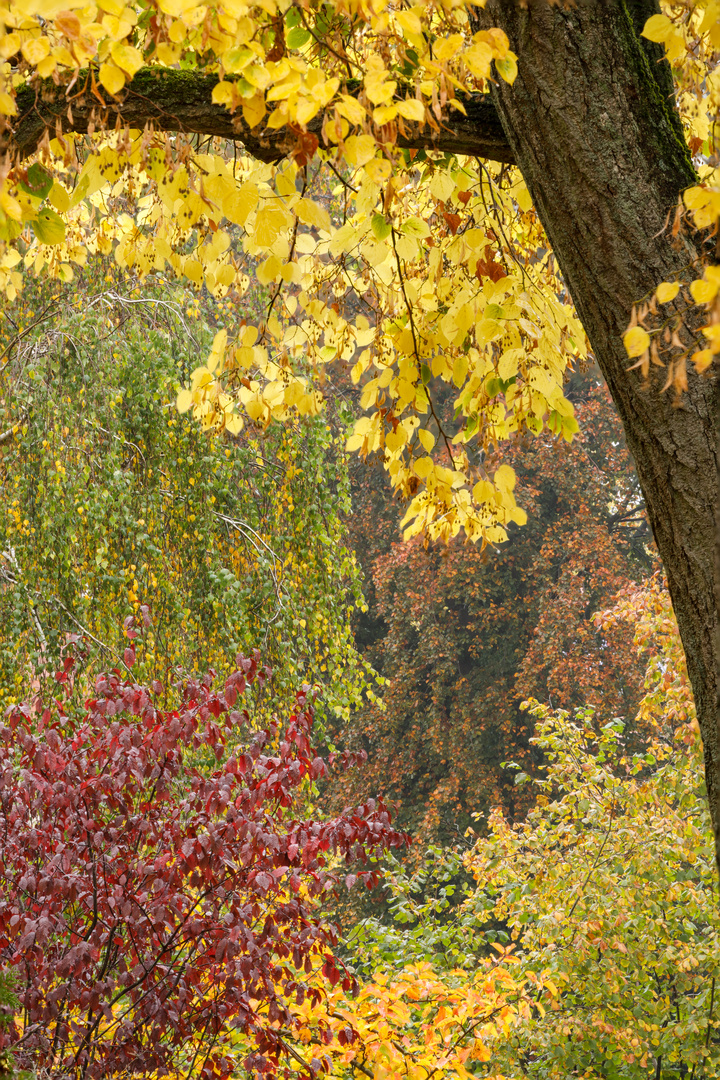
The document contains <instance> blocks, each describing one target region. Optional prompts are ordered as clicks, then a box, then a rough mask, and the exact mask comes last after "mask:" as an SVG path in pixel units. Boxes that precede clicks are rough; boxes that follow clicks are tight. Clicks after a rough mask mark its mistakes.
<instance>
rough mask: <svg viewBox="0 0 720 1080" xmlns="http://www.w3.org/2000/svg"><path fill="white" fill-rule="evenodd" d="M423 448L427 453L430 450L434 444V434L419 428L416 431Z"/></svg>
mask: <svg viewBox="0 0 720 1080" xmlns="http://www.w3.org/2000/svg"><path fill="white" fill-rule="evenodd" d="M417 435H418V439H419V440H420V442H421V444H422V447H423V449H424V450H427V452H428V454H429V453H430V452H431V450H432V448H433V447H434V445H435V436H434V435H433V434H432V432H430V431H426V430H425V428H420V430H419V431H418V433H417Z"/></svg>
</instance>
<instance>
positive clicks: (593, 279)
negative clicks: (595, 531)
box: [0, 0, 720, 843]
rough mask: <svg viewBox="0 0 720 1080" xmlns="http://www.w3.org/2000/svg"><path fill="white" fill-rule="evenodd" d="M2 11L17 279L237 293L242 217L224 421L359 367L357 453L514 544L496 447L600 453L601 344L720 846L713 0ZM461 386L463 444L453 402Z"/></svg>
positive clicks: (463, 525)
mask: <svg viewBox="0 0 720 1080" xmlns="http://www.w3.org/2000/svg"><path fill="white" fill-rule="evenodd" d="M2 14H3V21H4V26H5V34H4V38H3V43H2V51H3V55H4V57H5V58H6V59H7V61H8V68H7V70H6V71H5V73H4V74H3V80H4V87H3V90H2V97H1V98H0V108H2V112H3V115H4V117H5V130H4V135H3V145H4V148H5V151H6V155H7V156H6V161H5V167H4V173H3V175H4V186H3V191H2V195H1V197H0V202H1V204H2V205H1V209H2V213H3V215H4V217H3V220H2V222H0V224H1V225H2V235H3V238H4V242H5V245H6V247H5V251H4V253H3V255H2V258H1V260H0V276H1V277H2V280H3V283H4V286H5V288H6V291H8V292H9V293H11V294H12V293H14V292H15V291H16V290H17V289H18V287H20V285H21V283H22V280H21V279H22V275H21V270H20V264H21V263H22V264H23V265H24V266H25V267H28V268H30V267H32V268H33V269H34V271H35V272H41V271H43V270H49V272H50V273H52V274H56V275H59V276H61V277H65V278H68V277H70V276H71V275H72V273H73V269H72V267H73V263H77V262H81V261H83V259H84V258H85V257H86V254H87V250H88V246H89V247H90V248H92V249H96V248H99V249H100V250H107V251H110V250H113V251H114V253H115V258H116V260H117V262H118V264H119V265H120V266H132V267H133V268H134V270H135V271H136V272H138V273H140V274H141V275H146V274H149V273H151V272H155V271H156V270H158V269H162V268H163V267H164V266H165V265H166V264H168V265H169V266H171V267H172V269H173V270H174V272H175V273H176V274H178V275H183V276H184V277H185V278H187V280H188V281H189V282H192V283H193V284H195V285H196V286H199V285H200V284H201V283H202V282H205V283H207V285H208V287H209V288H211V289H212V290H215V291H217V292H218V293H222V292H223V291H227V290H228V289H230V288H236V289H238V290H240V291H241V290H242V287H243V275H245V271H244V270H242V269H240V268H239V267H238V266H237V265H236V264H235V262H234V261H233V258H232V253H231V251H230V243H229V237H228V233H227V229H226V228H224V227H223V223H232V224H233V225H237V226H239V227H241V228H242V229H243V230H244V239H243V243H244V246H245V248H246V250H247V251H248V252H249V253H251V254H252V255H253V257H256V258H257V260H258V266H257V277H258V279H259V280H260V281H261V282H262V283H264V284H266V285H268V286H269V287H270V288H271V298H270V301H269V303H268V307H267V310H266V313H265V317H264V319H263V320H262V321H261V322H260V323H259V324H258V325H255V326H251V325H248V326H247V327H246V328H245V329H244V330H243V332H242V333H241V334H239V335H238V337H237V338H236V339H235V340H234V341H233V342H230V343H227V347H225V344H226V343H225V342H224V341H223V340H222V339H219V341H218V347H217V349H216V350H215V352H214V353H213V354H212V356H211V359H210V363H209V365H208V364H205V365H203V366H202V367H201V368H199V369H198V370H197V372H196V374H195V375H194V377H193V379H192V381H191V383H190V384H189V386H188V387H187V388H186V390H185V391H184V392H183V393H182V395H181V397H180V399H179V405H180V407H181V408H183V409H185V410H188V409H192V411H193V414H194V415H195V416H196V418H197V419H198V420H200V421H201V422H202V423H204V424H205V425H206V426H219V427H224V426H226V425H227V424H228V423H230V424H231V425H236V424H237V422H238V421H237V415H238V413H237V410H238V409H240V410H241V411H242V412H243V413H244V414H245V415H247V416H248V417H250V419H252V420H253V421H254V422H260V423H263V424H264V423H267V422H269V421H270V419H272V418H273V417H274V418H277V419H283V418H286V417H287V416H288V415H289V413H290V412H291V411H293V410H297V411H299V412H300V413H302V414H309V413H312V412H314V411H316V410H317V409H318V408H319V407H320V399H319V397H318V395H319V394H320V392H321V390H320V387H321V386H322V371H323V368H324V365H325V364H327V363H329V362H330V361H331V360H333V359H335V358H337V357H338V356H339V357H342V358H344V359H349V358H351V357H353V358H354V371H355V375H356V378H357V379H358V380H359V381H362V382H363V398H362V402H363V407H364V408H365V409H366V410H367V415H366V416H364V417H362V418H361V419H360V420H359V421H358V426H357V427H356V431H355V435H354V436H353V439H352V442H351V445H352V446H354V447H355V448H356V449H358V450H360V451H361V452H363V453H367V452H374V451H381V452H382V454H383V456H384V459H385V464H386V466H387V468H388V471H389V473H390V475H391V477H392V480H393V483H394V485H395V486H396V488H397V489H398V490H399V491H400V492H401V493H402V494H403V495H404V496H405V497H407V498H408V499H409V500H410V501H409V505H408V510H407V514H406V519H405V524H406V526H407V528H408V530H409V531H410V532H411V533H420V532H423V531H424V532H426V533H427V534H428V535H430V536H431V537H434V538H438V537H441V538H448V537H451V536H453V535H457V534H458V533H459V532H461V531H463V532H464V533H465V534H466V535H467V536H468V537H469V538H470V539H472V540H477V541H479V542H481V543H487V542H497V541H500V540H502V539H504V538H505V536H506V535H507V530H506V526H507V525H508V524H509V523H510V522H512V521H514V522H516V523H521V522H523V521H524V519H525V514H524V511H523V509H522V508H521V507H519V506H518V505H517V502H516V498H515V494H514V479H515V478H514V473H513V472H512V470H511V469H510V468H509V466H505V467H503V466H500V467H499V468H497V469H495V471H494V472H489V471H488V470H487V469H486V468H485V465H484V462H485V455H486V454H487V452H488V451H489V450H490V449H491V448H492V447H494V446H495V445H496V444H498V443H502V442H503V441H505V440H506V439H508V438H512V437H514V436H516V435H517V434H518V433H520V432H524V431H529V432H531V433H535V434H537V433H539V432H540V431H541V430H543V429H545V428H549V429H550V430H553V431H555V432H556V433H557V434H562V435H563V436H564V437H566V438H568V439H569V438H571V437H572V435H573V433H574V431H575V429H576V421H575V419H574V416H573V410H572V406H571V404H570V403H569V402H568V400H567V398H566V397H565V395H564V394H563V391H562V386H563V378H564V372H565V370H566V368H567V365H568V363H573V362H574V361H575V360H577V358H578V357H579V356H581V355H582V354H583V353H584V350H585V345H584V340H583V328H584V331H585V332H586V333H587V337H588V339H589V343H590V346H591V348H592V351H593V353H594V355H595V358H596V359H597V362H598V364H599V366H600V369H601V371H602V373H603V376H604V378H605V380H606V382H607V384H608V387H609V389H610V392H611V394H612V396H613V400H614V402H615V405H616V407H617V410H618V413H619V415H620V417H621V419H622V422H623V425H624V428H625V432H626V439H627V443H628V446H629V448H630V450H631V452H632V454H633V457H634V459H635V463H636V468H637V472H638V476H639V479H640V483H641V486H642V490H643V494H644V498H645V503H646V506H647V510H648V515H649V519H650V522H651V525H652V528H653V532H654V535H655V539H656V542H657V545H658V549H659V551H660V554H661V557H662V559H663V562H664V565H665V568H666V571H667V575H668V580H669V584H670V591H671V595H672V597H673V604H674V607H675V611H676V613H677V617H678V621H679V625H680V629H681V633H682V636H683V641H684V644H685V649H686V653H687V656H688V663H689V672H690V677H691V680H692V683H693V687H694V691H695V696H696V701H697V707H698V718H699V722H700V727H701V730H702V733H703V741H704V747H705V755H706V760H705V765H706V776H707V787H708V794H709V799H710V806H711V812H712V818H713V822H714V824H715V828H716V833H717V834H718V836H719V837H720V731H719V728H718V715H719V707H718V689H717V688H718V663H717V661H718V645H717V641H716V625H717V604H716V595H715V587H714V559H713V554H714V541H715V526H714V517H715V510H716V506H717V501H718V500H717V487H718V484H717V436H716V418H717V415H718V412H720V410H718V408H717V393H718V389H717V380H714V379H712V378H711V377H708V376H710V375H711V374H712V371H713V363H714V360H713V357H714V355H715V351H716V345H718V344H720V335H719V334H718V331H717V325H718V324H717V323H715V322H714V319H715V309H714V307H713V304H714V302H715V298H716V295H717V291H718V281H717V272H716V271H715V268H714V267H713V266H712V265H709V263H711V262H712V259H713V247H712V245H707V244H706V233H705V232H704V231H703V230H707V229H708V228H711V227H713V225H714V223H715V221H716V219H717V215H718V210H719V209H720V208H719V207H718V205H717V204H718V202H719V201H720V200H719V198H718V190H717V185H716V178H715V177H714V174H713V165H714V161H715V156H714V155H715V152H716V150H715V144H714V141H713V139H714V111H715V104H716V103H715V97H714V94H715V90H714V86H715V82H714V79H713V78H711V77H710V76H712V73H713V67H714V64H715V52H714V50H715V48H716V47H717V45H718V27H717V13H716V11H715V8H714V7H713V6H712V5H710V6H708V5H707V4H705V3H704V0H678V2H677V3H675V4H672V3H671V4H668V6H667V7H666V9H665V11H664V12H661V11H660V9H659V7H658V4H657V2H656V0H634V2H633V3H631V4H630V3H626V2H625V0H609V2H608V3H604V4H602V5H600V4H597V3H594V2H592V0H580V2H578V3H573V4H567V5H566V4H546V3H544V2H538V3H532V4H529V5H523V4H520V3H518V4H515V3H500V2H498V0H487V2H486V3H484V4H481V5H477V6H476V5H473V6H466V5H465V4H462V3H457V4H455V3H452V2H448V3H447V4H442V3H435V2H434V0H428V3H420V4H418V5H416V6H415V7H413V8H412V9H410V10H405V9H403V8H400V7H396V6H394V5H388V6H385V5H384V4H383V5H380V6H378V7H377V8H376V7H374V6H371V5H369V4H365V3H363V2H362V0H349V2H347V3H345V2H340V0H338V2H336V3H334V4H324V3H323V4H318V5H313V4H310V6H309V7H308V8H305V7H301V6H296V5H295V4H293V3H290V4H288V3H286V2H285V0H282V2H281V3H279V4H276V3H275V2H274V0H271V2H270V3H267V4H263V5H258V6H252V5H250V6H244V5H236V4H234V3H228V4H224V3H218V4H214V5H212V7H207V6H205V5H197V4H195V3H194V0H158V2H157V3H156V2H154V0H141V2H139V3H137V4H134V5H132V6H127V7H123V8H122V9H120V8H118V9H117V11H116V9H115V5H113V13H112V14H111V13H110V12H109V11H106V10H105V8H103V7H100V8H98V9H94V8H93V9H90V8H87V9H85V8H83V9H79V8H74V7H73V6H70V7H68V6H66V5H64V4H61V2H60V0H57V2H55V0H53V2H52V3H51V4H48V3H47V0H23V2H22V3H19V2H17V3H16V2H15V0H6V3H5V4H4V6H3V9H2ZM663 44H664V45H665V46H666V47H667V49H668V53H669V55H670V57H671V59H672V61H673V63H674V64H675V70H676V75H677V76H678V78H679V79H680V86H681V89H682V94H681V96H680V98H679V104H680V106H681V108H682V109H683V111H684V116H685V118H686V122H687V123H688V125H689V127H688V131H689V132H690V133H691V148H692V152H693V153H694V154H696V159H695V163H696V165H697V168H698V169H700V170H701V174H702V175H701V176H700V177H698V174H697V173H696V171H695V164H694V163H693V159H692V157H691V148H690V147H689V146H688V143H687V141H686V138H685V129H684V128H683V125H682V123H681V120H680V118H679V116H678V113H677V111H676V108H675V103H674V100H673V83H672V73H671V69H670V67H669V65H668V63H667V61H666V60H665V58H664V53H663ZM116 126H117V128H118V132H117V133H116V134H112V132H113V131H114V129H115V128H116ZM103 130H105V131H108V132H111V134H110V135H109V137H105V138H103V137H102V135H100V136H98V134H97V133H98V132H99V131H100V132H102V131H103ZM167 131H172V132H176V133H182V132H185V133H187V132H197V133H199V134H201V135H205V136H209V137H220V138H224V139H232V140H239V141H241V142H242V143H243V144H244V146H245V147H246V149H247V150H248V152H249V153H250V154H255V155H257V159H259V160H258V161H257V163H256V164H253V163H252V162H251V161H250V159H248V158H245V159H243V160H242V161H239V162H236V160H235V158H234V156H233V155H232V154H230V153H228V152H227V148H225V150H223V148H222V147H220V146H216V147H213V146H212V145H211V144H205V145H203V146H202V147H201V146H198V145H193V144H192V142H191V141H190V140H188V139H183V138H180V137H178V136H174V137H173V138H166V137H164V136H163V134H162V132H167ZM85 134H87V140H86V139H85ZM36 153H38V154H39V158H40V159H41V161H40V160H38V161H34V162H32V164H30V162H29V159H30V158H31V157H32V155H34V154H36ZM281 158H284V159H285V160H284V161H283V163H282V165H281V166H280V167H278V168H277V169H275V168H273V167H272V166H271V165H266V164H264V162H268V161H278V160H279V159H281ZM316 160H317V161H318V162H323V163H327V167H328V168H332V169H333V170H334V173H335V175H336V176H337V179H338V185H339V190H340V191H341V194H342V198H343V200H344V209H343V211H342V214H341V215H340V216H339V217H337V216H336V218H335V220H332V219H331V217H330V215H329V214H328V212H327V210H325V208H324V207H322V206H321V205H320V204H319V203H318V202H317V201H315V200H314V199H313V197H312V196H313V191H312V183H313V176H314V173H313V169H314V167H315V166H314V164H313V163H314V162H315V161H316ZM492 163H499V164H492ZM508 165H515V166H516V169H515V170H511V171H509V170H508V169H507V168H506V166H508ZM699 179H700V180H701V181H702V183H700V184H698V180H699ZM683 192H686V195H685V207H686V208H687V209H688V210H689V211H691V215H690V216H689V217H687V219H686V220H685V221H683V220H682V214H681V213H679V214H678V215H676V213H675V212H676V208H677V207H678V199H679V197H680V196H681V195H682V193H683ZM550 249H551V250H550ZM561 274H562V278H561V276H560V275H561ZM245 277H246V275H245ZM658 286H659V291H658V292H657V293H656V291H655V290H656V287H658ZM566 290H569V296H571V297H572V300H573V302H574V305H575V309H576V311H577V315H576V314H575V312H574V311H573V310H572V308H571V305H570V303H569V296H568V292H567V291H566ZM346 296H352V298H353V304H352V305H350V307H351V308H352V309H353V311H352V312H350V308H344V307H343V299H344V298H345V297H346ZM357 297H360V298H361V299H360V306H361V307H362V308H363V312H362V313H361V314H360V313H358V314H356V313H355V309H356V308H357V306H358V305H357V303H356V300H357ZM637 305H639V307H638V306H637ZM658 305H659V306H658ZM346 314H347V315H349V316H350V317H345V316H346ZM577 316H579V318H580V320H581V325H580V323H579V322H578V317H577ZM629 326H630V330H631V332H630V334H629V335H628V336H627V337H625V340H624V335H625V332H626V331H627V329H628V327H629ZM356 352H357V353H358V355H357V357H356V358H355V357H354V354H355V353H356ZM628 353H630V356H631V357H632V358H635V357H637V365H636V366H637V367H638V372H637V373H635V374H633V373H632V372H628V366H629V365H628ZM688 359H692V361H693V362H692V363H691V364H690V365H689V366H688V364H687V360H688ZM313 371H315V372H318V371H319V372H320V375H319V376H318V384H317V386H316V385H314V384H313V383H312V381H311V374H312V372H313ZM452 384H454V385H455V386H456V388H457V390H458V395H457V398H456V411H455V414H454V423H453V425H452V427H450V428H449V429H448V427H447V426H446V425H443V424H442V423H440V422H439V417H438V414H437V410H435V405H434V403H435V401H436V399H437V397H438V394H439V393H440V392H441V391H442V388H443V387H445V386H448V385H452ZM644 384H648V385H647V388H645V389H643V386H644ZM665 385H669V386H673V387H674V392H675V395H677V394H681V395H682V401H681V405H682V407H681V408H678V407H677V402H676V400H675V398H674V396H673V393H667V392H666V393H662V392H661V391H662V388H663V386H665ZM235 402H237V405H236V404H235ZM719 843H720V841H719Z"/></svg>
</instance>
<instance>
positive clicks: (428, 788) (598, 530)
mask: <svg viewBox="0 0 720 1080" xmlns="http://www.w3.org/2000/svg"><path fill="white" fill-rule="evenodd" d="M568 396H569V397H570V398H571V399H572V401H573V402H574V404H575V408H576V413H577V416H578V421H579V423H580V425H581V431H580V434H579V435H578V436H576V438H575V439H573V441H572V442H571V443H569V444H568V443H565V442H563V443H562V444H561V445H560V446H558V445H557V444H556V442H555V440H554V439H553V438H552V437H551V436H547V435H546V436H541V437H539V438H538V439H536V440H533V442H532V443H530V445H527V446H517V447H515V448H513V451H512V452H511V453H510V454H507V455H506V458H505V460H506V461H507V462H508V463H510V464H511V465H512V467H513V468H514V470H515V472H516V473H517V476H518V488H517V491H518V499H519V500H520V501H521V502H522V504H523V505H524V506H526V507H527V509H528V515H529V517H528V524H527V525H526V526H524V527H523V528H516V529H513V531H512V533H511V535H510V537H509V539H508V542H507V543H506V544H503V545H502V546H501V547H499V548H498V549H497V550H496V551H494V552H492V553H490V552H489V551H487V550H486V551H485V552H481V551H480V550H479V549H478V548H477V547H472V546H470V545H467V544H461V543H458V542H457V541H453V542H451V543H450V544H449V545H445V544H430V545H423V544H421V543H419V542H417V541H410V542H408V543H402V542H398V540H399V538H397V506H396V504H395V503H393V502H392V500H390V499H389V497H388V496H389V491H388V489H387V486H386V485H384V484H382V474H381V473H379V474H378V471H377V470H376V471H373V470H370V469H367V468H366V469H358V468H355V470H354V472H355V474H356V478H355V497H354V513H353V516H352V518H351V519H350V522H349V527H350V534H351V537H352V541H353V546H354V547H355V549H356V551H358V553H359V558H360V561H361V564H362V565H363V568H364V570H365V574H366V578H369V579H370V587H369V588H368V590H367V591H368V596H369V611H368V612H367V613H364V614H363V613H362V612H357V613H356V616H355V620H356V622H357V624H358V626H359V631H360V633H359V641H360V642H361V643H362V645H363V647H364V648H365V649H366V650H367V653H366V655H367V656H368V657H369V658H370V659H371V660H372V663H373V666H374V667H375V668H376V670H378V671H379V672H380V673H381V674H382V675H383V677H384V678H385V680H387V681H386V685H385V689H384V693H383V697H382V701H381V702H379V703H377V704H375V705H372V704H364V705H363V707H362V708H361V709H360V710H359V711H358V712H355V713H353V714H352V716H351V721H350V723H349V724H348V723H345V724H343V725H341V733H342V734H341V736H340V738H339V740H338V741H340V742H341V743H342V745H346V742H347V740H350V742H349V743H348V745H357V746H362V747H363V748H364V749H366V750H367V751H368V755H369V762H368V766H367V767H366V768H365V769H363V770H362V773H358V774H355V775H354V777H352V778H351V779H350V781H349V782H350V783H351V784H357V785H358V788H357V793H358V795H360V794H362V795H363V797H366V796H367V795H369V794H375V793H376V792H379V791H382V792H383V794H384V795H385V797H387V798H392V799H395V800H397V802H398V805H399V814H400V820H401V821H402V823H403V825H404V827H406V828H411V829H412V830H413V831H414V832H415V833H416V836H417V839H418V841H419V843H418V844H417V845H415V846H414V847H413V849H412V851H411V857H414V858H420V857H422V853H423V851H424V846H423V845H426V844H427V842H428V841H430V840H433V841H435V842H437V841H442V842H443V843H457V842H458V841H459V840H460V839H461V838H462V836H463V834H464V832H465V829H466V828H467V826H468V825H470V824H471V818H470V815H471V814H472V813H478V812H480V811H483V810H485V811H487V810H489V809H490V808H491V807H493V806H496V805H501V806H503V808H504V809H505V811H506V812H507V813H508V814H509V815H510V817H511V819H514V818H515V817H516V816H517V815H519V814H520V813H521V812H522V811H523V810H524V809H526V807H527V801H528V796H529V795H530V792H529V791H528V789H526V788H519V787H517V786H516V785H515V784H514V779H513V776H512V775H511V774H509V773H508V771H507V770H505V769H503V768H501V763H502V762H505V761H516V762H525V763H526V764H529V762H530V761H531V760H532V756H533V752H532V751H531V748H530V746H529V742H528V739H529V735H530V734H531V728H530V727H529V725H528V717H527V714H526V713H523V712H522V711H521V710H520V703H521V701H522V700H523V699H524V698H527V697H535V698H537V699H539V700H541V701H546V700H550V701H551V702H552V703H553V704H554V705H555V707H559V708H572V707H576V706H580V705H590V706H592V707H594V708H596V709H597V711H598V715H599V716H600V717H602V718H603V719H604V720H605V721H607V720H611V719H613V718H615V717H623V718H625V720H626V721H627V722H628V727H629V732H628V733H629V736H631V737H635V738H638V736H639V737H640V738H641V739H642V737H644V736H643V735H640V733H639V732H637V731H636V730H635V725H634V717H635V714H636V711H637V704H638V700H639V695H640V690H641V685H642V672H643V666H642V662H641V661H639V660H638V658H637V657H636V655H635V653H634V650H633V648H632V629H631V627H630V626H629V625H628V624H626V623H625V624H623V623H618V622H615V623H613V624H612V626H610V625H608V626H606V627H605V628H604V629H601V628H599V627H598V625H597V623H596V622H595V621H594V620H593V616H594V614H595V612H596V611H597V610H598V609H599V608H604V607H608V606H609V605H610V603H611V601H612V600H613V598H614V596H615V594H616V593H617V592H618V591H619V590H620V589H622V588H626V587H628V586H629V585H631V584H632V583H633V582H634V581H637V580H638V579H640V578H642V577H644V576H646V575H647V573H648V572H649V571H650V570H651V568H652V556H651V555H650V553H649V552H648V551H647V549H646V544H647V541H648V539H649V530H648V528H647V522H646V519H645V516H644V510H643V505H642V499H641V497H640V493H639V490H638V484H637V478H636V476H635V474H634V470H633V468H632V463H631V459H630V457H629V454H628V453H627V450H626V448H625V446H624V442H623V438H622V429H621V427H620V423H619V420H618V418H617V415H616V413H615V412H614V410H613V408H612V404H611V402H610V400H609V395H608V394H607V391H606V389H605V388H604V387H603V386H601V385H599V383H598V380H597V376H596V375H593V374H591V373H586V374H585V375H578V376H577V377H575V378H574V380H573V386H572V388H571V389H569V391H568ZM383 495H384V499H383ZM388 504H389V505H388ZM383 522H387V528H385V529H383V527H382V525H383ZM347 782H348V781H346V780H343V784H342V787H339V788H338V790H337V792H336V793H335V795H336V798H335V799H333V803H334V802H335V801H337V799H339V800H340V801H342V800H343V799H344V798H345V795H346V787H345V785H346V784H347ZM330 797H331V798H333V795H332V791H331V793H330Z"/></svg>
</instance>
